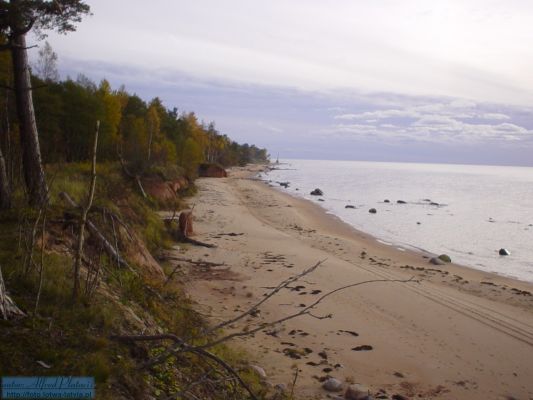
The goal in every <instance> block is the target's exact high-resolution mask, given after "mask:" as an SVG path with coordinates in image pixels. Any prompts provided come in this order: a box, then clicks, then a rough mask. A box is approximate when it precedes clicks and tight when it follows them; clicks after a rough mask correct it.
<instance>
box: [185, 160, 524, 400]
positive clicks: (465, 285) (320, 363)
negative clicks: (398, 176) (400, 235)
mask: <svg viewBox="0 0 533 400" xmlns="http://www.w3.org/2000/svg"><path fill="white" fill-rule="evenodd" d="M258 168H259V167H257V166H254V167H248V168H241V169H234V170H232V171H230V177H229V178H223V179H216V178H214V179H211V178H208V179H201V180H199V181H198V187H199V191H198V195H197V196H196V198H195V199H194V202H195V211H194V212H195V232H196V237H197V238H198V239H199V240H202V241H205V242H210V243H214V244H216V245H217V248H214V249H205V248H197V247H190V248H187V250H186V251H183V250H182V251H181V252H182V253H183V254H185V255H187V257H188V258H190V259H196V260H206V261H209V262H214V263H217V264H220V267H218V268H212V269H209V270H202V271H199V270H198V269H197V268H195V267H194V266H193V265H190V266H189V269H188V272H187V273H186V274H185V275H184V278H183V279H184V283H185V285H186V289H187V292H188V293H189V295H190V297H191V298H192V299H193V300H194V301H195V302H197V304H198V309H199V310H200V311H201V312H202V313H203V314H208V315H211V320H212V323H216V322H220V321H222V320H225V319H228V318H231V317H232V316H234V315H235V314H236V313H239V312H242V311H243V310H245V309H246V307H250V306H251V305H253V304H255V303H256V302H258V301H260V299H262V298H263V296H264V294H265V292H267V289H266V288H268V287H273V286H275V285H276V284H278V283H279V282H281V281H282V280H284V279H286V278H287V277H288V276H293V275H295V274H297V273H300V272H301V271H302V270H303V269H305V268H307V267H309V266H311V265H313V264H314V263H316V262H317V261H318V260H323V259H327V260H326V261H325V262H324V264H323V265H322V266H321V267H320V268H319V269H317V270H316V271H315V272H314V273H313V274H312V275H310V276H306V277H304V278H303V279H302V280H301V282H298V285H297V286H301V287H299V288H298V287H294V285H293V289H294V290H287V291H282V292H280V293H279V294H278V295H276V296H275V297H274V298H272V299H271V300H269V302H267V303H265V304H264V306H262V307H261V313H260V314H259V315H258V316H256V317H250V318H246V319H245V320H244V321H243V324H244V327H243V326H242V325H239V324H236V325H235V326H232V327H230V328H229V331H230V332H233V331H237V330H239V329H247V327H253V326H256V325H257V324H258V323H262V322H268V321H270V320H272V319H276V318H278V317H283V316H286V315H288V314H289V313H291V312H294V311H295V310H296V311H297V310H298V309H300V307H301V305H302V304H310V302H312V301H313V300H316V292H317V291H318V292H319V293H327V292H328V291H331V290H333V289H335V288H338V287H340V286H343V284H346V283H353V282H360V281H365V280H369V279H382V280H391V279H409V278H410V277H415V279H416V280H418V281H420V283H416V284H415V283H401V284H398V283H376V284H373V285H366V286H361V287H359V288H357V289H356V290H349V291H343V292H341V293H338V294H336V295H335V296H332V297H330V298H329V299H328V301H326V302H324V303H323V304H321V305H320V306H319V307H318V308H317V310H316V313H317V315H326V314H329V313H331V314H333V317H332V318H331V319H327V320H317V319H315V318H311V317H309V316H304V317H301V318H298V319H294V320H290V321H288V322H287V323H285V324H284V326H283V327H278V328H276V329H275V330H271V331H270V330H267V331H266V332H264V331H263V332H258V333H257V334H255V336H254V337H247V338H244V339H238V340H233V341H232V342H231V343H230V345H231V346H237V347H239V348H242V349H243V350H244V351H246V352H247V353H248V354H249V355H250V358H251V359H252V361H253V363H254V364H256V365H260V366H261V367H262V368H264V369H265V371H266V373H267V379H268V381H269V382H270V383H272V384H278V383H282V384H285V385H290V382H291V381H292V377H293V373H294V370H293V369H292V367H294V365H297V367H298V369H299V370H300V371H301V372H300V376H299V379H298V384H297V390H296V391H295V393H297V394H298V396H297V397H298V398H299V397H306V396H307V397H308V398H324V397H325V395H326V392H324V391H323V389H321V383H320V382H319V379H322V378H324V377H325V376H333V377H335V378H338V379H340V380H341V381H343V382H345V383H348V382H352V381H353V382H360V383H363V384H366V385H368V386H370V388H371V389H372V390H376V391H377V390H379V389H383V390H386V391H387V393H389V394H391V395H392V394H401V395H403V396H406V397H407V398H415V397H419V398H420V396H422V398H439V399H441V398H442V399H458V398H468V399H486V398H498V396H515V397H517V398H529V397H532V396H533V387H532V386H533V384H531V383H530V382H529V376H531V375H532V374H533V366H532V365H531V363H530V360H531V357H533V296H532V295H531V290H532V289H533V285H531V284H529V283H527V282H523V281H517V280H514V279H512V278H507V277H502V276H499V275H495V274H492V273H485V272H483V271H479V270H475V269H470V268H468V267H463V266H459V265H454V264H447V265H444V266H434V265H431V264H429V263H428V260H427V259H424V258H423V255H422V254H420V253H417V252H414V251H412V250H409V249H406V250H405V251H401V250H398V249H396V248H395V247H394V246H390V245H387V244H383V243H380V242H379V241H378V239H377V238H374V237H372V236H370V235H367V234H365V233H363V232H360V231H358V230H356V229H355V228H353V227H352V226H350V225H348V224H347V223H345V222H344V221H342V220H341V219H340V218H338V217H336V216H334V215H332V214H328V213H327V212H326V210H324V209H323V208H322V207H320V205H318V204H314V203H313V202H310V201H308V200H306V199H302V198H297V197H294V196H292V195H290V194H288V193H284V192H281V191H279V190H277V189H275V188H271V187H269V186H268V185H267V184H265V183H264V182H263V181H259V180H255V179H250V176H251V175H252V174H254V173H257V172H259V171H258ZM176 251H178V250H176ZM183 254H181V255H183ZM313 293H315V294H313ZM361 346H362V347H361ZM365 346H368V347H365ZM368 348H370V350H368V351H364V350H363V351H360V350H361V349H368ZM354 349H359V350H354ZM295 354H296V355H297V357H295V358H292V357H291V355H295ZM319 354H327V359H323V358H321V356H319ZM502 398H504V397H502Z"/></svg>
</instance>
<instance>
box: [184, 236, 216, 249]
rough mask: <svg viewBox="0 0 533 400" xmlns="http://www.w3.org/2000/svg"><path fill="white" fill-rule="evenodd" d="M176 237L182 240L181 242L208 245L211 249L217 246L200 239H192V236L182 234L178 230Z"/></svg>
mask: <svg viewBox="0 0 533 400" xmlns="http://www.w3.org/2000/svg"><path fill="white" fill-rule="evenodd" d="M175 239H176V240H177V241H178V242H181V243H189V244H193V245H195V246H201V247H207V248H210V249H214V248H216V247H217V246H216V245H214V244H210V243H205V242H200V241H199V240H195V239H191V238H190V237H188V236H185V235H183V234H181V232H177V233H176V235H175Z"/></svg>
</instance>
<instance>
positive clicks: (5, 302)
mask: <svg viewBox="0 0 533 400" xmlns="http://www.w3.org/2000/svg"><path fill="white" fill-rule="evenodd" d="M0 315H1V316H2V318H3V319H10V318H14V317H23V316H25V315H26V314H24V312H22V311H21V309H20V308H18V307H17V305H16V304H15V302H14V301H13V300H12V299H11V297H9V295H8V294H7V290H6V286H5V284H4V277H3V276H2V268H1V267H0Z"/></svg>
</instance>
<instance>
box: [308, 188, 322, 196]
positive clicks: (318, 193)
mask: <svg viewBox="0 0 533 400" xmlns="http://www.w3.org/2000/svg"><path fill="white" fill-rule="evenodd" d="M311 196H324V192H323V191H322V190H320V189H319V188H316V189H315V190H313V191H312V192H311Z"/></svg>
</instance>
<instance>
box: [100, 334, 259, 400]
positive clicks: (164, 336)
mask: <svg viewBox="0 0 533 400" xmlns="http://www.w3.org/2000/svg"><path fill="white" fill-rule="evenodd" d="M110 338H111V339H112V340H117V341H121V342H136V341H142V342H147V341H148V342H149V341H160V340H172V341H173V342H174V343H176V345H177V346H179V348H180V349H181V351H180V352H182V353H194V354H196V355H199V356H201V357H205V358H208V359H210V360H212V361H214V362H215V363H217V364H218V365H220V366H221V367H222V368H224V369H225V370H226V371H227V372H229V373H230V374H231V375H232V376H234V377H235V379H237V381H238V382H239V384H240V385H241V386H242V387H243V388H244V389H245V390H246V391H247V392H248V394H250V396H251V398H252V399H254V400H258V399H257V397H256V395H255V394H254V392H253V391H252V389H250V387H249V386H248V385H247V384H246V382H244V381H243V379H242V378H241V376H240V375H239V373H238V372H237V371H235V370H234V369H233V368H232V367H231V366H230V365H229V364H228V363H227V362H225V361H224V360H222V359H221V358H220V357H218V356H216V355H214V354H212V353H210V352H208V351H206V350H204V349H202V348H198V347H194V346H191V345H189V344H188V343H186V342H184V341H183V339H181V338H180V337H178V336H176V335H173V334H161V335H132V336H124V335H113V336H111V337H110Z"/></svg>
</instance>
